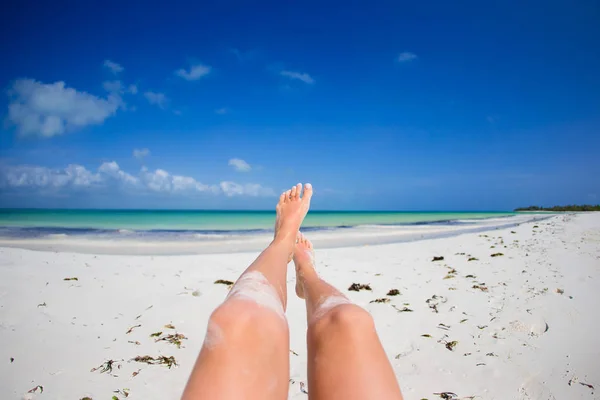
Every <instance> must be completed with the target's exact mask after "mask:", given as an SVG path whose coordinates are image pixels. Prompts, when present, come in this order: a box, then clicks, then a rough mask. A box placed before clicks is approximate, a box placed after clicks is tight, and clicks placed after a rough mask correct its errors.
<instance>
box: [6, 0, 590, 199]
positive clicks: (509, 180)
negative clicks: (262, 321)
mask: <svg viewBox="0 0 600 400" xmlns="http://www.w3.org/2000/svg"><path fill="white" fill-rule="evenodd" d="M13 3H14V4H12V5H5V4H3V6H2V7H3V9H2V13H0V29H1V30H2V32H1V33H2V37H3V40H2V41H1V42H0V54H2V59H3V60H4V61H3V62H2V63H0V82H1V87H2V89H3V90H2V96H0V99H1V100H0V107H1V108H0V118H2V120H3V124H2V125H1V131H0V206H2V207H66V208H68V207H94V208H98V207H99V208H105V207H106V208H113V207H117V208H220V209H228V208H236V209H239V208H251V209H254V208H258V209H267V208H271V207H272V206H273V205H274V203H275V201H276V195H277V194H278V193H279V192H280V191H281V190H282V189H284V188H286V187H288V186H290V185H292V184H295V183H296V182H299V181H300V182H311V183H312V184H313V185H314V187H315V193H316V195H315V200H314V207H315V208H319V209H374V210H506V209H512V208H514V207H516V206H520V205H530V204H541V205H553V204H564V203H598V202H600V179H598V176H600V157H599V156H598V153H599V152H600V72H598V71H600V24H598V21H599V20H600V7H598V4H597V2H593V1H576V2H567V1H560V2H558V1H551V2H547V1H546V2H525V3H523V2H502V3H501V4H496V5H483V4H482V3H481V2H452V4H450V2H446V1H436V2H427V1H425V2H419V4H413V3H402V2H397V1H373V2H337V1H333V2H316V1H304V2H252V3H250V2H241V1H221V2H214V3H212V4H211V3H208V2H202V3H197V4H191V3H189V2H178V1H171V2H167V3H164V4H162V5H160V6H155V5H152V6H149V5H148V4H150V3H146V2H141V1H132V2H96V1H93V2H75V1H73V2H58V3H56V2H53V3H52V4H50V3H48V2H41V3H39V4H38V5H36V7H32V6H31V4H30V5H27V4H25V2H13Z"/></svg>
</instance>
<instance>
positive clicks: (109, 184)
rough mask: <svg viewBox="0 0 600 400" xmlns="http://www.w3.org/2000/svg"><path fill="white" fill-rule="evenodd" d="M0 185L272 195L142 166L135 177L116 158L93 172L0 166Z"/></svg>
mask: <svg viewBox="0 0 600 400" xmlns="http://www.w3.org/2000/svg"><path fill="white" fill-rule="evenodd" d="M0 188H2V189H11V190H26V191H34V192H40V193H63V194H69V193H70V192H71V191H88V190H103V189H108V188H113V189H122V190H128V191H130V192H131V193H144V192H147V193H153V192H154V193H173V194H178V193H181V194H191V193H209V194H214V195H219V194H221V195H225V196H228V197H232V196H252V197H257V196H274V195H275V192H274V191H273V190H272V189H270V188H267V187H264V186H262V185H260V184H258V183H247V184H239V183H236V182H231V181H223V182H220V183H218V184H204V183H201V182H199V181H197V180H196V179H195V178H193V177H190V176H183V175H174V174H171V173H169V172H168V171H165V170H163V169H156V170H154V171H151V170H148V169H147V168H145V167H142V168H141V169H140V171H139V173H138V174H137V176H135V175H132V174H130V173H128V172H126V171H124V170H122V169H121V167H120V166H119V164H118V163H117V162H116V161H110V162H105V163H103V164H101V165H100V166H99V167H98V169H97V171H95V172H94V171H90V170H88V169H87V168H85V167H84V166H82V165H77V164H70V165H68V166H67V167H65V168H59V169H53V168H48V167H42V166H32V165H18V166H9V165H0Z"/></svg>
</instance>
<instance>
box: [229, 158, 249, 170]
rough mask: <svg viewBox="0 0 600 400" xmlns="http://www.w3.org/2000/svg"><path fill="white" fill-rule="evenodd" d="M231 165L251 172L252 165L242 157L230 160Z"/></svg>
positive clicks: (236, 168)
mask: <svg viewBox="0 0 600 400" xmlns="http://www.w3.org/2000/svg"><path fill="white" fill-rule="evenodd" d="M228 164H229V166H231V167H233V168H234V169H235V170H236V171H238V172H249V171H250V170H251V169H252V167H251V166H250V164H248V163H247V162H246V161H244V160H242V159H241V158H232V159H231V160H229V163H228Z"/></svg>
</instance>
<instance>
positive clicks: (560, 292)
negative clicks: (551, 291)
mask: <svg viewBox="0 0 600 400" xmlns="http://www.w3.org/2000/svg"><path fill="white" fill-rule="evenodd" d="M564 292H565V291H564V290H563V289H560V288H556V293H558V294H563V293H564Z"/></svg>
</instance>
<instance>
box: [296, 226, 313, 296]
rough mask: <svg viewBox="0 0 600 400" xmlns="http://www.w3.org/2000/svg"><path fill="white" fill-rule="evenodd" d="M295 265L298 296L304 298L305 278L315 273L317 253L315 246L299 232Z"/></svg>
mask: <svg viewBox="0 0 600 400" xmlns="http://www.w3.org/2000/svg"><path fill="white" fill-rule="evenodd" d="M294 265H295V266H296V294H297V295H298V297H300V298H301V299H303V298H304V278H305V276H306V274H311V273H316V272H315V252H314V250H313V245H312V243H311V241H310V240H308V239H307V238H306V237H305V236H304V235H303V234H302V233H300V232H298V238H297V242H296V248H295V249H294Z"/></svg>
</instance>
